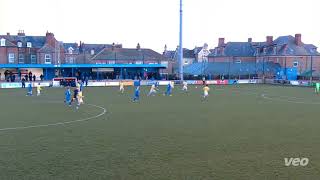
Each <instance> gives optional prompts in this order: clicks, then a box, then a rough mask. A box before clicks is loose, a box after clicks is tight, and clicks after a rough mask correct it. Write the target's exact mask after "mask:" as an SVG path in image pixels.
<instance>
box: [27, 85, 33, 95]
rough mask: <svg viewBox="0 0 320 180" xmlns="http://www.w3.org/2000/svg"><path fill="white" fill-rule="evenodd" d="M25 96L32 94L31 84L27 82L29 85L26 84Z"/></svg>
mask: <svg viewBox="0 0 320 180" xmlns="http://www.w3.org/2000/svg"><path fill="white" fill-rule="evenodd" d="M27 96H32V84H31V83H29V85H28V89H27Z"/></svg>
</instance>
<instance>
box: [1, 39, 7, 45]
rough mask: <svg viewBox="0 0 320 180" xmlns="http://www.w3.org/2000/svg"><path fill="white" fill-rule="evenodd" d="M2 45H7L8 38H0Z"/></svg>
mask: <svg viewBox="0 0 320 180" xmlns="http://www.w3.org/2000/svg"><path fill="white" fill-rule="evenodd" d="M0 46H2V47H3V46H6V39H4V38H1V40H0Z"/></svg>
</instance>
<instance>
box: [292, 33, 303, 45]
mask: <svg viewBox="0 0 320 180" xmlns="http://www.w3.org/2000/svg"><path fill="white" fill-rule="evenodd" d="M294 39H295V43H296V45H297V46H301V45H302V41H301V34H296V35H295V38H294Z"/></svg>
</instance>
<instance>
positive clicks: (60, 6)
mask: <svg viewBox="0 0 320 180" xmlns="http://www.w3.org/2000/svg"><path fill="white" fill-rule="evenodd" d="M319 7H320V1H319V0H303V1H302V0H290V1H289V0H288V1H287V0H183V10H184V11H183V15H184V16H183V47H185V48H189V49H192V48H194V47H195V46H203V44H204V43H208V44H209V47H210V48H214V47H216V46H217V41H218V38H219V37H224V38H225V40H226V41H234V42H244V41H247V39H248V38H249V37H250V38H253V41H265V38H266V36H268V35H271V36H273V37H274V39H275V38H276V37H278V36H283V35H293V36H294V34H296V33H301V34H302V41H304V43H308V44H314V45H316V46H320V25H318V24H319V17H320V11H319V10H318V8H319ZM18 30H24V32H25V33H26V35H45V33H46V32H47V31H49V32H53V33H54V34H55V37H56V39H57V40H59V41H63V42H80V41H82V42H85V43H105V44H111V43H113V42H115V43H121V44H123V47H126V48H134V47H136V45H137V43H140V45H141V47H142V48H151V49H154V50H156V51H158V52H163V49H164V46H165V44H166V45H167V47H168V49H169V50H170V49H172V50H174V49H175V48H176V47H177V45H178V43H179V0H0V34H6V33H7V32H10V33H11V34H17V32H18Z"/></svg>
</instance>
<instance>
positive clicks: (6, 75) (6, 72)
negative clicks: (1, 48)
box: [4, 70, 9, 80]
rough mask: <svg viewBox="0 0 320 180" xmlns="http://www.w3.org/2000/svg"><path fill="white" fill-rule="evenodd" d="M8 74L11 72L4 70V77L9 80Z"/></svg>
mask: <svg viewBox="0 0 320 180" xmlns="http://www.w3.org/2000/svg"><path fill="white" fill-rule="evenodd" d="M8 74H9V72H8V70H6V71H5V72H4V79H5V80H7V77H8Z"/></svg>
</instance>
